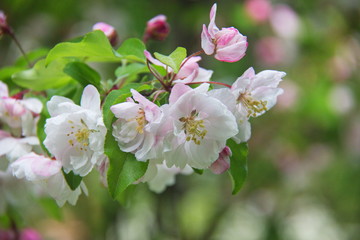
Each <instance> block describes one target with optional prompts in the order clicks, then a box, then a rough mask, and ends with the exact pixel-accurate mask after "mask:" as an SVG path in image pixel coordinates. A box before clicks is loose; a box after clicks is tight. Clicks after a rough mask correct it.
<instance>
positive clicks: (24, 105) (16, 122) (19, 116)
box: [0, 82, 42, 136]
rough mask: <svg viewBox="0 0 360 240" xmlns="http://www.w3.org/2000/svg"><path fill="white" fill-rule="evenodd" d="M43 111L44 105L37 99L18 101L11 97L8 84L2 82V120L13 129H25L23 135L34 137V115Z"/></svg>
mask: <svg viewBox="0 0 360 240" xmlns="http://www.w3.org/2000/svg"><path fill="white" fill-rule="evenodd" d="M41 110H42V103H41V102H40V100H38V99H36V98H27V99H16V98H13V97H9V90H8V87H7V85H6V84H4V83H2V82H0V120H2V121H4V122H5V123H6V124H8V125H9V126H10V127H11V128H20V127H23V135H24V136H29V135H34V129H36V128H35V127H34V125H35V124H36V120H34V119H35V117H34V115H36V114H39V113H40V112H41Z"/></svg>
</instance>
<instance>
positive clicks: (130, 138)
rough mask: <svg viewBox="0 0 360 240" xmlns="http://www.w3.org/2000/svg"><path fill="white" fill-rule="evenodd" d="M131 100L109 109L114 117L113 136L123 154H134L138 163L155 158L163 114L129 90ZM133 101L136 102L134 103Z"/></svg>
mask: <svg viewBox="0 0 360 240" xmlns="http://www.w3.org/2000/svg"><path fill="white" fill-rule="evenodd" d="M131 93H132V95H133V99H132V98H128V101H127V102H123V103H119V104H116V105H114V106H112V107H111V108H110V110H111V111H112V112H113V113H114V115H115V117H116V118H118V120H116V121H115V122H114V123H113V133H112V134H113V136H114V137H115V139H116V141H117V142H118V144H119V147H120V149H121V150H122V151H124V152H132V153H135V157H136V159H137V160H139V161H146V160H148V159H152V158H156V157H157V156H156V155H157V154H156V152H157V151H156V146H157V145H158V143H159V142H160V139H159V138H158V137H157V135H156V134H157V131H158V129H159V127H160V126H161V125H162V119H163V113H162V111H161V109H160V108H159V107H158V106H157V105H156V104H154V103H152V102H150V101H149V100H147V99H146V98H145V97H144V96H142V95H141V94H140V93H138V92H137V91H136V90H133V89H132V90H131ZM134 100H135V101H136V102H138V103H136V102H134Z"/></svg>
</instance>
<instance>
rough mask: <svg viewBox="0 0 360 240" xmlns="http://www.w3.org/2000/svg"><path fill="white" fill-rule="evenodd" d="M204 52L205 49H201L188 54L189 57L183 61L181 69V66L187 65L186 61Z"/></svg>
mask: <svg viewBox="0 0 360 240" xmlns="http://www.w3.org/2000/svg"><path fill="white" fill-rule="evenodd" d="M203 53H204V50H200V51H197V52H195V53H193V54H191V55H190V56H188V57H187V58H186V59H185V61H184V62H182V63H181V65H180V67H179V69H181V68H182V67H183V66H184V65H185V63H186V62H187V61H188V60H189V59H190V58H192V57H195V56H198V55H200V54H203Z"/></svg>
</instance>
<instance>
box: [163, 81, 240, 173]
mask: <svg viewBox="0 0 360 240" xmlns="http://www.w3.org/2000/svg"><path fill="white" fill-rule="evenodd" d="M208 87H209V85H208V84H202V85H200V86H199V87H198V88H196V89H192V88H190V87H188V86H186V85H184V84H180V83H179V84H176V85H175V86H174V87H173V89H172V91H171V94H170V97H169V107H168V111H167V116H168V121H169V122H170V123H171V125H172V128H173V129H172V131H170V132H169V133H168V135H167V138H166V146H165V149H164V151H165V152H164V156H165V161H166V163H167V166H168V167H171V166H173V165H175V166H177V167H179V168H184V167H185V166H186V165H187V164H188V165H189V166H191V167H194V168H199V169H204V168H208V167H209V166H210V165H211V164H212V163H213V162H214V161H215V160H216V159H217V158H218V156H219V152H220V151H221V150H222V149H223V148H224V147H225V143H226V140H227V139H229V138H231V137H233V136H235V135H236V134H237V132H238V130H237V124H236V120H235V117H234V115H233V114H232V113H231V112H230V111H229V110H228V109H227V107H226V106H225V105H224V104H222V103H221V102H220V101H219V100H218V99H216V98H213V97H210V96H209V95H207V90H208Z"/></svg>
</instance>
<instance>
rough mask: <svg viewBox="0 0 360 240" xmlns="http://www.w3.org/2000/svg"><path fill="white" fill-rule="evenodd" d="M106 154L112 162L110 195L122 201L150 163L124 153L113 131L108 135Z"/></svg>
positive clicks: (108, 177)
mask: <svg viewBox="0 0 360 240" xmlns="http://www.w3.org/2000/svg"><path fill="white" fill-rule="evenodd" d="M105 154H106V155H107V156H108V157H109V160H110V167H109V170H108V173H107V181H108V186H109V192H110V195H111V197H112V198H113V199H116V200H118V201H122V200H123V199H124V196H122V193H123V192H124V191H125V189H127V187H129V186H130V185H131V184H133V183H134V182H135V181H136V180H138V179H139V178H141V177H142V176H143V175H144V174H145V172H146V169H147V165H148V163H147V162H139V161H137V160H136V158H135V155H134V154H132V153H125V152H122V151H121V150H120V149H119V146H118V144H117V142H116V141H115V139H114V137H113V136H112V132H111V131H108V133H107V134H106V139H105Z"/></svg>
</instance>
